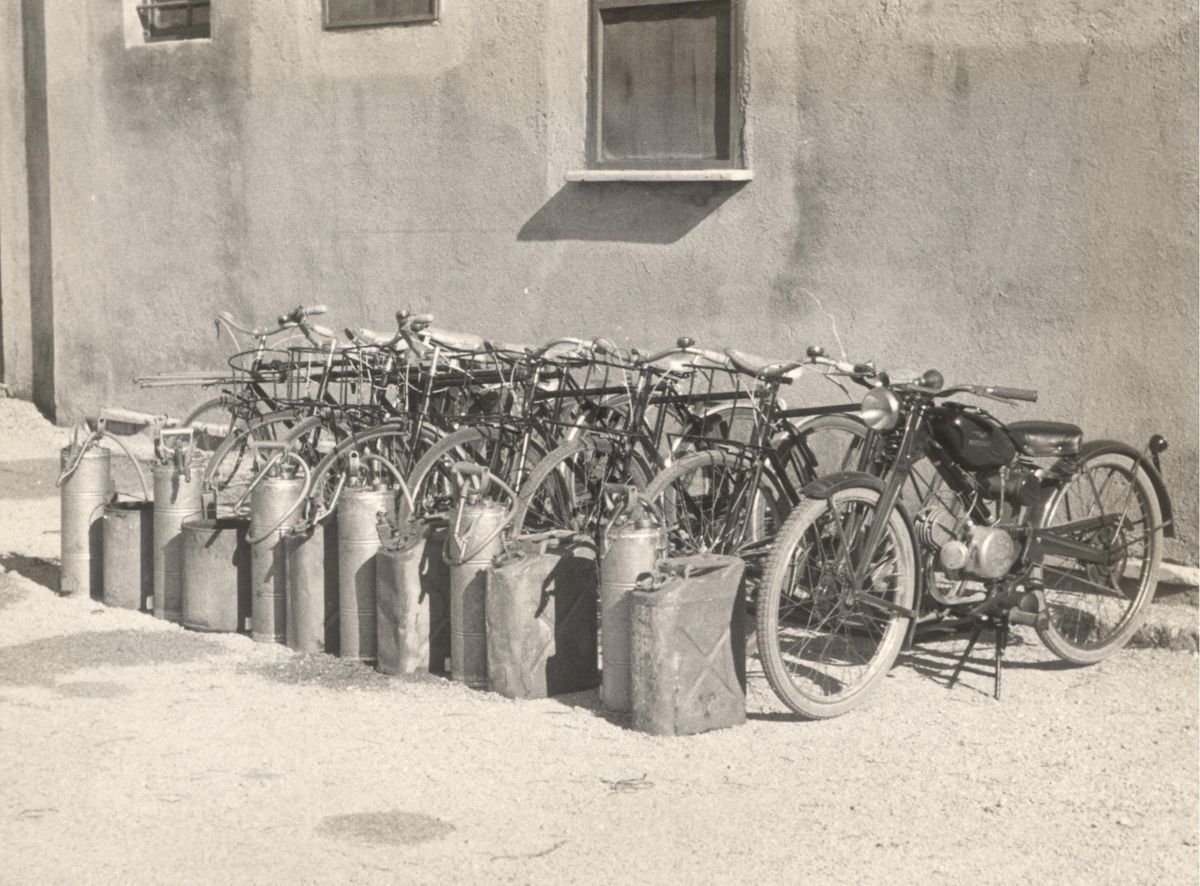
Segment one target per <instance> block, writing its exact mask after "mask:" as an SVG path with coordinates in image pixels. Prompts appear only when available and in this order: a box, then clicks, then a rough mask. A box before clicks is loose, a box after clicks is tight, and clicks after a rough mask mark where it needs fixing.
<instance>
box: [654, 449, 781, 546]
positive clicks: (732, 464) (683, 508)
mask: <svg viewBox="0 0 1200 886" xmlns="http://www.w3.org/2000/svg"><path fill="white" fill-rule="evenodd" d="M754 470H755V464H754V461H753V459H751V458H749V457H747V456H743V455H739V454H737V453H733V452H727V451H725V450H707V451H704V452H693V453H692V454H690V455H687V456H684V457H683V458H681V459H680V460H679V461H677V462H675V464H673V465H671V466H670V467H669V468H666V469H665V470H663V471H660V472H659V473H658V474H657V475H655V477H654V479H653V480H651V481H650V484H649V485H648V486H647V487H646V494H645V495H646V498H647V499H648V500H649V501H651V502H653V503H654V505H655V506H656V507H657V508H658V510H659V512H660V514H661V516H662V519H663V523H664V525H665V526H666V529H667V540H668V545H669V548H670V551H671V554H672V556H682V555H687V554H703V553H715V554H731V555H734V556H751V555H753V554H754V553H756V552H758V551H761V550H762V549H763V548H764V547H765V545H766V544H767V542H768V540H769V539H770V538H771V536H772V535H774V533H775V532H776V531H777V530H778V529H779V527H780V526H781V525H783V521H784V519H786V517H787V512H788V510H789V508H790V504H789V502H788V500H787V497H786V496H785V495H784V494H783V493H782V492H781V491H780V489H779V485H778V483H777V482H776V481H775V480H774V478H773V477H772V475H771V473H770V472H769V471H767V470H766V469H765V468H764V470H763V471H762V472H761V473H760V474H759V481H758V484H757V488H751V486H752V480H753V476H754Z"/></svg>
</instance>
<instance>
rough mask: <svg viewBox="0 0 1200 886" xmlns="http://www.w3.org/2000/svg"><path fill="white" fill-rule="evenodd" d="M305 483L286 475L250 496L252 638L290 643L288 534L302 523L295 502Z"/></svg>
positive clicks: (274, 478)
mask: <svg viewBox="0 0 1200 886" xmlns="http://www.w3.org/2000/svg"><path fill="white" fill-rule="evenodd" d="M303 491H304V481H303V480H302V479H300V478H299V477H294V476H291V475H289V474H285V473H271V474H268V475H267V476H266V477H263V478H262V479H261V480H260V481H259V483H258V485H257V486H255V487H254V491H253V492H251V493H250V531H249V538H250V539H251V544H250V637H251V639H253V640H254V641H255V642H256V643H283V642H285V641H286V640H287V545H286V544H285V542H284V539H285V537H286V536H287V534H288V530H289V529H291V528H292V527H293V526H295V525H296V524H297V523H298V522H299V520H300V513H299V508H297V507H296V501H297V499H298V498H299V497H300V495H301V493H303Z"/></svg>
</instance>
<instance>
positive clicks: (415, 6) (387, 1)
mask: <svg viewBox="0 0 1200 886" xmlns="http://www.w3.org/2000/svg"><path fill="white" fill-rule="evenodd" d="M437 19H438V0H325V27H326V28H365V27H371V26H373V25H410V24H414V23H416V22H435V21H437Z"/></svg>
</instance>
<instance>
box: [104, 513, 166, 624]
mask: <svg viewBox="0 0 1200 886" xmlns="http://www.w3.org/2000/svg"><path fill="white" fill-rule="evenodd" d="M100 599H101V600H103V601H104V605H105V606H114V607H117V608H119V609H133V610H135V611H141V610H144V609H146V607H147V606H148V605H153V600H154V502H151V501H140V500H139V501H114V502H109V503H108V504H107V505H105V506H104V590H103V592H102V594H101V597H100Z"/></svg>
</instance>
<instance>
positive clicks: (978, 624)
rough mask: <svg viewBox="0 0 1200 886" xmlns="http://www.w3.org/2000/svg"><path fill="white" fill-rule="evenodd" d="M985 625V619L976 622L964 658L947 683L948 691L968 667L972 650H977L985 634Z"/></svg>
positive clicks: (956, 666)
mask: <svg viewBox="0 0 1200 886" xmlns="http://www.w3.org/2000/svg"><path fill="white" fill-rule="evenodd" d="M984 624H986V622H985V621H984V620H983V619H980V620H979V621H977V622H975V627H974V629H973V630H972V631H971V638H970V639H969V640H967V648H966V649H964V650H963V654H962V658H960V659H959V660H958V664H956V665H955V666H954V672H953V673H952V674H951V675H950V680H949V682H947V683H946V688H947V689H953V688H954V684H955V683H957V682H958V675H959V674H961V673H962V669H963V666H964V665H966V663H967V659H968V658H970V657H971V650H972V649H974V648H975V644H976V643H977V642H978V641H979V635H980V634H982V633H983V626H984Z"/></svg>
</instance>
